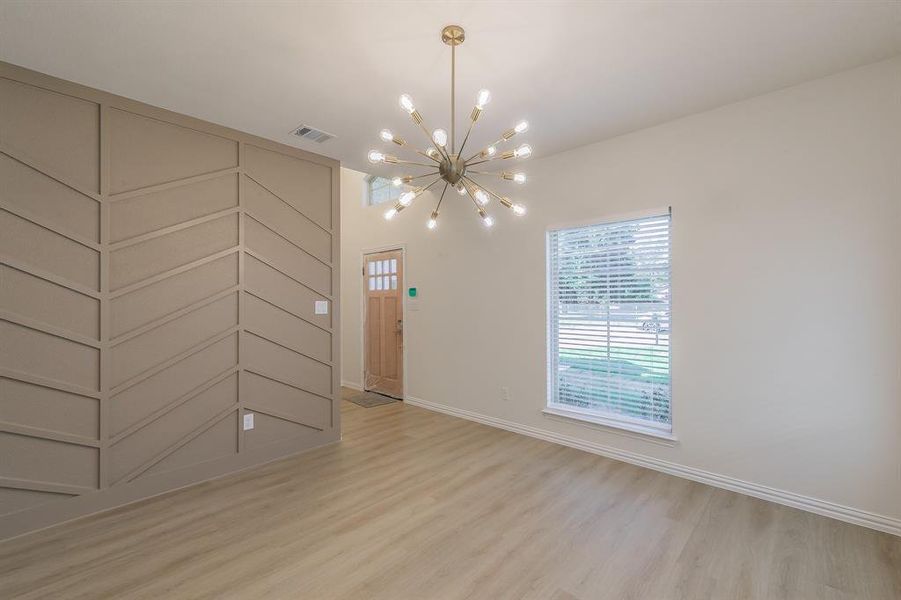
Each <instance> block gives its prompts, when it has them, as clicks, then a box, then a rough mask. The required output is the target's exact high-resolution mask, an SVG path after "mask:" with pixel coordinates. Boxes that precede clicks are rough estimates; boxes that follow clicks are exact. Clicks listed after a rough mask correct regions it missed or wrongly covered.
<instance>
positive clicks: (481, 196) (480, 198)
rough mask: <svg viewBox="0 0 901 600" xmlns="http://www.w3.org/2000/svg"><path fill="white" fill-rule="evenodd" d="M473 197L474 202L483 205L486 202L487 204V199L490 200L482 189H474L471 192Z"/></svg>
mask: <svg viewBox="0 0 901 600" xmlns="http://www.w3.org/2000/svg"><path fill="white" fill-rule="evenodd" d="M473 197H474V198H475V199H476V202H478V203H479V206H485V205H486V204H488V201H489V200H491V198H490V197H489V196H488V194H486V193H485V192H484V191H483V190H476V191H475V193H474V194H473Z"/></svg>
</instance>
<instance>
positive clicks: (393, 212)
mask: <svg viewBox="0 0 901 600" xmlns="http://www.w3.org/2000/svg"><path fill="white" fill-rule="evenodd" d="M396 215H397V209H396V208H389V209H388V210H386V211H385V220H386V221H390V220H391V219H393V218H394V217H395V216H396Z"/></svg>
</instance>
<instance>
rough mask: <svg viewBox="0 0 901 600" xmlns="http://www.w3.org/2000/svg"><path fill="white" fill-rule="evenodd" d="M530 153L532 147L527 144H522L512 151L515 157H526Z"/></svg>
mask: <svg viewBox="0 0 901 600" xmlns="http://www.w3.org/2000/svg"><path fill="white" fill-rule="evenodd" d="M531 155H532V147H531V146H530V145H528V144H523V145H522V146H520V147H519V148H517V149H516V150H514V151H513V156H515V157H516V158H528V157H529V156H531Z"/></svg>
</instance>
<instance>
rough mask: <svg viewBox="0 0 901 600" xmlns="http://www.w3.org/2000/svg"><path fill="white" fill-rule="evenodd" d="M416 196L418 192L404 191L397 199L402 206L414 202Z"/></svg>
mask: <svg viewBox="0 0 901 600" xmlns="http://www.w3.org/2000/svg"><path fill="white" fill-rule="evenodd" d="M414 198H416V192H404V193H403V194H401V195H400V198H398V199H397V201H398V202H399V203H400V205H401V206H410V205H411V204H413V199H414Z"/></svg>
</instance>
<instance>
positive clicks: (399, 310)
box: [363, 250, 404, 398]
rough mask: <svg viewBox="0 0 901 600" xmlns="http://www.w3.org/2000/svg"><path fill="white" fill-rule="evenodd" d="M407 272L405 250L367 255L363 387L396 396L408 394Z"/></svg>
mask: <svg viewBox="0 0 901 600" xmlns="http://www.w3.org/2000/svg"><path fill="white" fill-rule="evenodd" d="M403 276H404V268H403V250H390V251H387V252H378V253H375V254H367V255H366V256H364V257H363V289H364V290H365V294H366V323H365V324H364V329H363V348H364V350H363V352H364V356H363V365H364V367H363V369H364V373H363V387H364V388H365V389H366V390H367V391H372V392H378V393H380V394H385V395H387V396H392V397H394V398H403V395H404V386H403V382H404V375H403V369H404V359H403V356H404V313H403V308H404V303H403V289H404V283H403Z"/></svg>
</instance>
